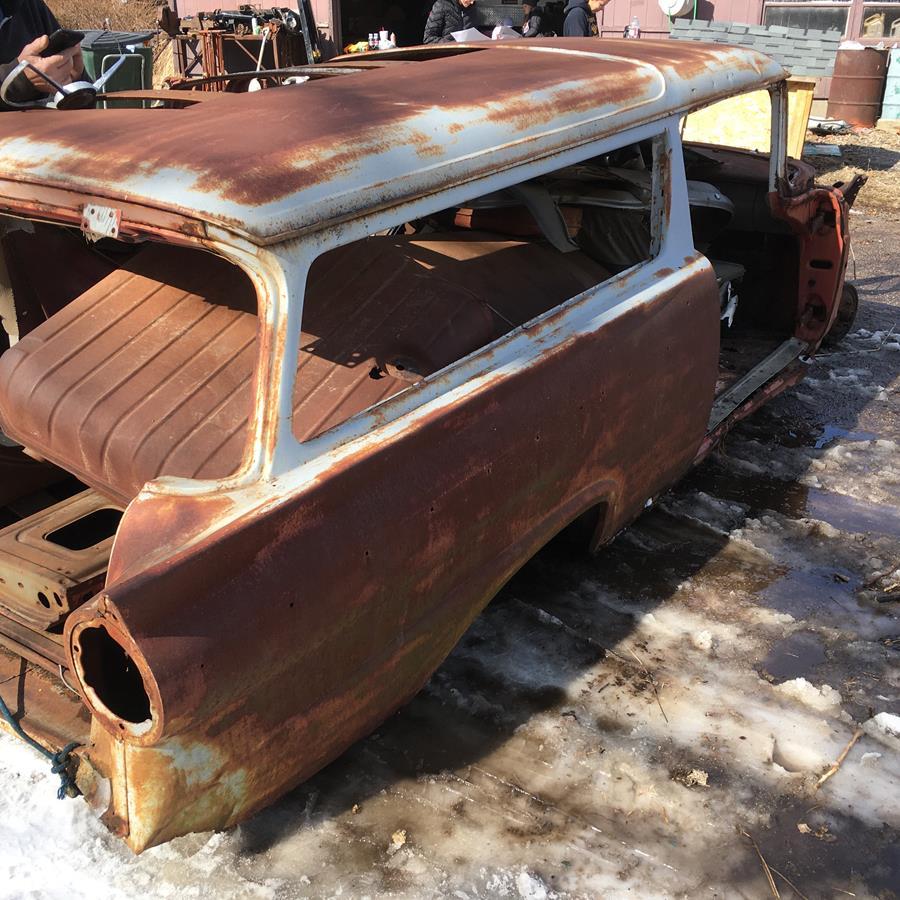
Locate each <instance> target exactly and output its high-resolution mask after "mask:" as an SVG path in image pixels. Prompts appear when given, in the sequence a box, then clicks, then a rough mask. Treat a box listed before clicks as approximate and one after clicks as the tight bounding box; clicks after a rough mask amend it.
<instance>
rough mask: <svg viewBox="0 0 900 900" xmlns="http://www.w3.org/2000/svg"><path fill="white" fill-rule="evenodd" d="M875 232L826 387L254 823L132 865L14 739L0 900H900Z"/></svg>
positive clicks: (886, 439) (889, 405) (896, 300)
mask: <svg viewBox="0 0 900 900" xmlns="http://www.w3.org/2000/svg"><path fill="white" fill-rule="evenodd" d="M881 227H882V228H883V229H884V231H883V233H881V237H879V238H878V242H875V241H871V242H869V243H867V241H866V237H865V236H864V237H863V238H862V239H861V240H859V241H858V242H857V251H856V252H857V263H858V266H859V273H858V274H859V278H858V284H859V286H860V289H861V293H862V309H861V313H860V318H859V321H858V328H857V330H856V331H855V332H854V333H853V334H851V335H850V336H849V337H848V338H847V339H846V341H845V342H844V343H843V344H842V345H841V346H840V347H838V348H835V349H832V350H829V351H828V352H826V353H825V354H823V357H822V359H821V360H819V361H818V362H816V363H814V364H813V366H812V367H811V371H810V373H809V374H810V378H809V380H808V381H806V382H805V383H803V384H801V385H800V386H799V387H798V388H797V389H796V390H793V391H791V392H789V393H788V394H786V395H785V396H783V397H781V398H779V399H778V400H776V401H775V402H774V403H773V404H771V405H770V406H769V407H768V408H767V409H765V410H763V411H761V412H760V413H759V414H758V415H756V416H754V417H752V418H751V419H749V420H748V421H747V422H745V423H743V424H742V425H741V426H740V427H739V428H738V429H737V430H736V431H735V432H734V434H732V435H731V436H729V438H728V439H727V441H726V442H725V445H724V447H723V448H722V449H721V451H720V452H718V453H716V454H715V456H714V457H713V458H712V459H710V460H709V461H708V462H707V463H705V464H704V465H703V466H702V467H701V468H700V469H699V470H697V471H696V472H694V473H692V474H691V475H690V476H689V477H688V478H687V479H686V480H685V482H684V483H683V484H682V485H680V486H679V487H678V488H677V489H675V490H674V491H673V492H672V493H670V494H669V495H667V496H666V497H664V498H661V501H660V502H659V503H658V504H657V505H656V506H655V507H654V508H653V509H651V510H648V511H647V512H645V514H644V515H643V516H642V517H641V519H640V520H638V522H637V523H635V525H634V526H633V527H632V528H631V529H629V530H628V531H627V532H625V533H624V534H623V535H621V536H620V537H619V538H618V539H617V540H616V541H615V543H614V544H613V545H612V546H611V547H609V548H608V549H607V550H606V551H604V553H603V554H601V555H600V556H599V557H598V558H596V559H593V560H592V559H587V558H585V557H584V556H583V555H581V554H580V553H578V552H576V551H575V550H574V549H573V548H572V547H571V546H570V545H569V544H568V543H567V542H566V541H564V540H561V541H558V542H556V543H554V544H553V545H551V546H550V547H548V548H547V549H545V550H544V551H543V552H542V553H541V554H539V555H538V557H536V558H535V559H534V560H533V561H532V562H531V563H530V564H529V565H528V566H527V567H526V568H525V569H524V570H523V571H522V572H521V573H520V574H519V575H518V576H516V578H514V579H513V581H512V582H510V584H509V585H507V587H506V588H505V589H504V590H503V592H502V593H501V595H500V596H499V597H498V598H497V599H496V600H495V601H494V602H493V603H492V604H491V605H490V606H489V607H488V609H487V610H486V611H485V612H484V614H483V615H482V616H481V617H480V618H479V619H478V620H477V621H476V622H475V623H474V624H473V626H472V627H471V628H470V629H469V631H468V632H467V634H466V635H465V637H464V638H463V640H462V641H461V643H460V645H459V647H458V648H457V649H456V650H455V651H454V653H453V654H452V655H451V657H450V658H449V659H448V660H447V662H446V663H445V664H444V665H443V666H442V667H441V669H440V670H439V671H438V672H437V673H436V674H435V676H434V677H433V678H432V679H431V681H430V682H429V684H428V685H427V686H426V688H425V689H424V690H423V691H422V692H421V694H420V695H419V696H418V697H417V698H416V699H415V700H414V701H413V702H412V703H411V704H409V706H407V707H406V708H405V709H404V710H402V711H401V712H400V713H398V714H397V715H396V716H395V717H394V718H392V719H391V720H390V721H388V722H386V723H385V724H384V725H383V726H382V727H381V728H380V729H379V730H378V732H377V733H375V734H373V735H372V736H370V737H369V738H367V739H366V740H363V741H361V742H360V743H359V744H357V745H356V746H355V747H353V748H352V749H351V750H349V751H348V752H347V753H346V754H345V755H344V756H343V757H342V758H341V759H339V760H337V761H336V762H335V763H333V764H332V765H331V766H329V767H328V768H327V769H326V770H324V771H323V772H322V773H320V774H319V775H317V776H316V777H315V778H313V779H312V780H311V781H310V782H308V783H307V784H305V785H303V786H302V787H301V788H299V789H298V790H296V791H294V792H293V793H292V794H290V795H289V796H287V797H285V798H283V799H282V800H281V801H280V802H279V803H277V804H276V805H275V806H274V807H272V808H270V809H268V810H265V811H264V812H262V813H261V814H259V815H257V816H256V817H254V818H253V819H251V820H250V821H249V822H247V823H244V824H243V825H241V826H239V827H238V828H236V829H234V830H232V831H230V832H228V833H223V834H203V835H192V836H189V837H186V838H182V839H180V840H177V841H173V842H172V843H171V844H169V845H167V846H165V847H161V848H155V849H153V850H150V851H148V852H147V853H145V854H144V855H142V856H141V857H139V858H135V857H133V856H132V855H131V853H130V851H128V850H127V849H125V848H124V847H123V846H122V845H121V844H119V843H118V842H117V841H116V840H115V839H114V838H112V837H111V836H110V835H109V834H108V833H107V832H106V831H105V829H103V828H102V826H100V824H99V823H98V822H96V821H95V820H94V818H93V817H92V815H91V814H90V812H89V811H88V809H87V807H86V805H85V804H83V803H81V802H75V801H71V800H67V801H63V802H58V801H57V800H56V798H55V791H56V781H55V779H54V778H53V777H52V776H51V775H50V774H49V772H48V771H47V767H46V764H45V762H44V761H43V760H41V759H39V758H38V757H37V756H36V755H35V754H33V753H32V752H31V751H30V750H29V749H28V748H27V747H24V746H22V745H21V744H20V743H18V742H16V741H15V740H14V739H12V738H10V737H8V736H6V735H4V734H0V898H3V900H5V898H35V900H38V898H40V900H43V898H66V900H68V898H87V897H91V898H96V897H103V898H107V897H109V898H125V897H146V898H157V897H159V898H170V897H171V898H176V897H177V898H182V897H185V898H198V900H204V898H213V897H215V898H231V897H236V898H272V900H281V898H285V900H287V898H301V897H311V898H312V897H316V898H317V897H353V898H356V897H372V898H380V897H410V898H418V897H450V898H459V900H478V898H494V897H506V898H512V900H516V898H525V900H553V898H561V897H577V898H581V897H584V898H588V897H590V898H594V897H604V898H624V897H642V898H655V897H660V898H662V897H685V898H694V897H721V898H726V897H727V898H732V897H737V898H762V897H767V896H770V893H771V892H770V890H769V887H768V884H767V882H766V880H765V877H764V875H763V871H762V868H761V865H760V861H759V857H758V855H757V853H756V851H755V849H754V847H753V846H752V844H751V842H750V838H749V837H748V835H749V836H750V837H752V839H753V840H754V841H755V842H756V843H757V845H758V846H759V848H760V852H761V853H762V854H763V855H764V856H765V858H766V860H767V862H768V864H769V865H770V866H771V867H773V869H775V870H777V872H778V873H780V874H777V875H775V876H774V877H775V878H776V881H777V886H778V889H779V890H780V892H781V896H782V897H785V898H787V897H791V896H793V894H792V890H791V888H790V887H789V886H788V885H787V883H786V882H785V881H784V880H783V879H782V876H784V877H785V878H787V879H789V880H790V881H791V882H793V884H795V885H796V886H797V888H798V889H799V890H800V891H802V893H803V894H804V895H805V896H806V897H809V898H811V900H812V898H821V897H829V898H830V897H844V896H848V895H851V896H856V897H859V898H867V897H895V896H897V886H898V884H900V850H898V847H900V842H898V840H897V828H898V825H900V805H898V802H897V800H898V795H900V791H898V787H900V737H898V735H900V702H898V697H900V671H898V666H897V653H898V646H900V627H898V621H897V615H898V601H900V591H896V590H895V588H896V582H897V578H898V575H897V573H898V566H900V513H898V509H900V452H898V440H900V428H898V422H900V400H898V373H900V353H898V352H896V351H897V347H900V342H898V341H897V340H895V336H896V334H897V329H894V330H892V328H893V327H894V325H895V324H897V325H898V327H900V297H898V293H897V291H898V288H900V280H898V279H897V278H896V277H895V276H888V275H884V273H886V272H895V271H897V270H898V268H900V265H898V262H900V258H898V257H897V256H896V253H895V255H894V256H893V257H884V256H879V255H878V254H884V253H886V252H887V251H885V250H884V248H885V247H888V248H896V247H900V227H898V226H895V225H889V224H885V225H883V226H881ZM866 234H869V235H871V232H867V233H866ZM891 252H894V251H891ZM891 278H893V281H892V280H891ZM858 728H859V729H861V730H862V735H861V737H859V739H858V741H857V742H856V743H855V745H854V746H853V747H852V748H851V749H850V751H849V752H848V753H847V755H846V758H845V759H844V760H843V762H842V763H841V765H840V767H839V769H838V771H837V772H836V773H835V774H834V775H833V776H832V777H830V778H829V779H828V780H827V781H826V782H825V783H824V784H823V785H822V786H821V787H820V788H818V789H817V788H816V782H817V781H818V780H819V778H820V776H821V775H822V774H823V773H824V772H825V771H827V770H828V769H829V768H830V767H831V766H832V765H833V764H834V763H835V762H836V761H837V760H838V759H839V757H840V756H841V753H842V751H843V750H844V749H845V748H846V747H847V745H848V743H849V742H850V741H851V739H852V738H853V736H854V734H855V732H856V730H857V729H858Z"/></svg>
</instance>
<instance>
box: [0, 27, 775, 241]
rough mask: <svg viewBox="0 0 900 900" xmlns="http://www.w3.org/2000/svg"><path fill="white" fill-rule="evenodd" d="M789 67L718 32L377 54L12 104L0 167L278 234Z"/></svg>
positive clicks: (15, 177)
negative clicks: (201, 94) (394, 62)
mask: <svg viewBox="0 0 900 900" xmlns="http://www.w3.org/2000/svg"><path fill="white" fill-rule="evenodd" d="M522 43H523V44H524V43H525V42H522ZM634 43H635V44H637V43H638V42H634ZM498 53H501V54H504V56H503V60H502V65H498V62H499V61H498V60H497V58H496V56H495V54H498ZM396 58H397V59H403V51H399V52H397V54H396ZM784 75H785V72H784V70H783V69H782V68H781V67H780V66H779V65H777V64H776V63H774V62H773V61H772V60H771V59H769V58H768V57H765V56H763V55H761V54H758V53H755V52H754V51H751V50H747V49H738V48H729V47H724V46H721V45H699V44H690V45H687V44H684V45H674V44H672V43H671V42H668V41H665V42H653V41H641V42H640V43H639V45H638V46H637V47H631V45H626V44H625V43H624V42H621V41H595V40H577V39H561V40H552V41H551V40H548V41H541V42H529V43H528V45H527V46H518V45H517V44H516V42H497V43H491V44H489V45H488V46H487V47H486V48H484V49H481V48H479V49H477V50H473V51H471V52H467V53H463V54H460V55H454V56H450V57H444V58H438V59H430V60H428V61H425V62H422V63H419V64H417V65H416V68H415V77H410V72H409V67H407V66H403V67H390V66H386V67H384V68H382V69H379V70H375V71H369V72H365V73H359V74H354V75H346V76H343V77H341V78H327V79H321V80H314V81H311V82H309V83H308V84H304V85H300V86H297V87H292V88H287V89H284V88H281V89H277V90H269V91H261V92H258V93H254V94H240V95H226V96H225V97H223V98H221V99H220V100H219V101H217V102H216V103H215V104H198V105H197V106H195V107H193V108H191V109H189V110H186V111H185V110H164V109H163V110H152V111H147V110H85V111H71V112H67V113H65V114H60V115H46V114H37V115H33V114H31V113H25V114H21V115H17V116H11V117H10V121H9V122H8V123H7V122H4V133H3V135H2V137H0V180H7V179H8V180H11V181H26V182H30V183H33V182H40V183H42V184H45V185H49V186H58V187H65V188H71V189H75V190H79V191H82V192H86V193H93V194H97V195H99V196H107V197H128V198H129V199H130V200H131V201H133V202H137V203H144V204H147V205H149V206H151V207H156V208H164V209H168V210H173V211H177V212H182V213H183V212H191V213H192V214H193V215H196V216H197V217H199V218H201V219H204V220H206V221H209V222H215V223H218V224H220V225H222V226H224V227H228V228H231V229H233V230H234V231H236V232H238V233H241V234H245V235H248V236H251V237H252V238H253V239H255V240H257V241H273V240H277V239H279V238H283V237H284V236H286V235H288V234H290V233H296V232H298V231H302V230H303V229H306V228H308V227H311V226H318V225H320V224H322V223H326V222H336V221H342V220H344V219H346V218H350V217H353V216H355V215H358V214H359V213H361V212H362V211H363V210H364V209H370V208H371V207H372V196H373V193H372V192H373V191H374V192H376V194H375V195H376V196H377V197H378V198H379V201H380V202H382V203H384V204H390V203H396V202H402V201H404V200H410V199H414V198H416V197H418V196H422V195H423V194H430V193H433V192H435V191H438V190H441V189H443V188H447V187H449V186H452V185H454V184H461V183H464V182H466V181H468V180H470V179H473V178H477V177H479V176H481V175H485V174H487V173H492V172H497V171H500V170H503V169H505V168H507V167H509V166H513V165H517V164H520V163H524V162H528V161H532V160H535V159H538V158H540V157H543V156H552V155H553V154H555V153H558V152H559V151H560V150H561V149H562V148H564V147H572V146H576V145H578V144H579V143H583V142H586V141H589V140H594V139H597V138H599V137H602V136H604V135H606V134H608V133H610V132H611V131H612V130H615V131H622V130H624V129H626V128H628V127H631V126H633V125H637V124H640V123H642V122H646V121H649V120H651V119H656V118H659V117H660V116H663V115H666V114H668V113H670V112H673V111H678V110H682V109H687V108H690V107H694V106H698V105H702V104H704V103H707V102H711V101H713V100H715V99H718V98H720V97H722V96H726V95H728V94H731V93H736V92H739V91H742V90H746V89H748V88H751V87H761V86H765V85H767V84H769V83H772V82H774V81H777V80H778V79H780V78H782V77H783V76H784ZM523 84H528V85H530V86H531V90H530V93H529V102H528V103H527V104H523V103H522V85H523ZM485 85H490V90H489V91H486V90H485ZM98 134H102V135H103V161H104V164H103V166H102V167H98V166H97V163H96V160H97V144H96V142H97V135H98Z"/></svg>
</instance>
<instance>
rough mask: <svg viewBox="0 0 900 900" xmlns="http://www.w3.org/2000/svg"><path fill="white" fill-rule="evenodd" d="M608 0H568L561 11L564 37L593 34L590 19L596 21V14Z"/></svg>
mask: <svg viewBox="0 0 900 900" xmlns="http://www.w3.org/2000/svg"><path fill="white" fill-rule="evenodd" d="M607 3H609V0H568V3H566V8H565V9H564V10H563V12H564V13H565V15H566V18H565V20H564V21H563V35H564V36H565V37H590V36H591V35H592V34H594V31H593V30H592V28H591V20H594V21H595V22H596V15H597V13H599V12H600V10H601V9H603V7H604V6H606V4H607Z"/></svg>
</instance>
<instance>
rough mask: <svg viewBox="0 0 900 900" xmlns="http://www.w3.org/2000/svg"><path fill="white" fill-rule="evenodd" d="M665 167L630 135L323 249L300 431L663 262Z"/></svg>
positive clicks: (310, 311) (309, 304) (305, 355)
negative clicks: (661, 176) (659, 217)
mask: <svg viewBox="0 0 900 900" xmlns="http://www.w3.org/2000/svg"><path fill="white" fill-rule="evenodd" d="M653 166H654V154H653V141H652V140H646V141H642V142H640V143H638V144H630V145H627V146H624V147H622V148H620V149H618V150H616V151H613V152H610V153H605V154H603V155H602V156H597V157H594V158H592V159H588V160H585V161H584V162H582V163H580V164H579V165H574V166H567V167H566V168H563V169H559V170H557V171H555V172H552V173H550V174H548V175H545V176H541V177H539V178H534V179H530V180H528V181H526V182H524V183H522V184H519V185H513V186H511V187H510V188H507V189H504V190H501V191H496V192H494V193H491V194H487V195H476V196H473V197H472V198H471V199H470V200H468V201H466V202H464V203H460V204H458V205H455V206H453V207H451V208H447V209H444V210H441V211H439V212H437V213H435V214H433V215H430V216H427V217H425V218H423V219H420V220H416V221H413V222H407V223H406V224H404V225H402V226H398V227H396V228H392V229H389V230H388V231H386V232H383V233H381V234H377V235H372V236H369V237H367V238H364V239H362V240H359V241H356V242H353V243H350V244H347V245H344V246H341V247H338V248H335V249H333V250H329V251H327V252H326V253H324V254H323V255H322V256H320V257H319V258H318V259H317V260H316V261H315V262H314V263H313V265H312V267H311V269H310V272H309V277H308V280H307V289H306V294H305V299H304V310H303V322H302V335H301V341H300V359H299V365H298V372H297V378H296V381H295V385H294V395H293V409H294V416H293V431H294V435H295V437H296V438H297V439H298V440H299V441H301V442H302V441H307V440H309V439H311V438H313V437H316V436H318V435H320V434H322V433H323V432H325V431H327V430H329V429H330V428H333V427H335V426H337V425H339V424H341V423H342V422H344V421H346V420H347V419H349V418H350V417H352V416H354V415H356V414H357V413H360V412H362V411H364V410H366V409H369V408H371V407H373V406H375V405H377V404H379V403H381V402H383V401H384V400H386V399H388V398H390V397H392V396H394V395H396V394H398V393H400V392H401V391H404V390H407V389H409V388H412V387H414V386H415V385H416V384H419V383H420V382H422V381H423V380H424V379H426V378H430V377H432V376H435V375H436V374H437V373H440V372H441V371H442V370H443V369H445V368H446V367H448V366H450V365H451V364H453V363H455V362H456V361H458V360H460V359H462V358H463V357H465V356H467V355H469V354H471V353H473V352H475V351H477V350H479V349H481V348H483V347H486V346H487V345H489V344H491V343H493V342H494V341H496V340H498V339H499V338H502V337H503V336H504V335H506V334H509V333H510V332H511V331H513V330H514V329H516V328H519V327H520V326H525V327H526V328H527V327H528V326H529V323H532V322H533V321H534V320H535V319H537V318H538V317H540V316H542V315H544V314H545V313H548V312H550V311H552V310H554V309H555V308H558V307H560V306H561V305H562V304H564V303H566V302H567V301H569V300H570V299H571V298H573V297H575V296H577V295H578V294H580V293H582V292H584V291H586V290H589V289H591V288H594V287H595V286H597V285H601V284H603V283H605V282H607V281H609V280H610V279H612V278H614V277H615V276H616V275H618V274H619V273H621V272H623V271H625V270H627V269H631V268H632V267H634V266H637V265H640V264H641V263H645V262H647V261H648V260H650V259H652V258H653V256H654V255H655V253H656V252H657V247H658V240H654V234H653V232H654V228H653V226H652V220H653V208H654V204H653V190H654V176H653ZM657 237H658V236H657Z"/></svg>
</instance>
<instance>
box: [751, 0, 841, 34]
mask: <svg viewBox="0 0 900 900" xmlns="http://www.w3.org/2000/svg"><path fill="white" fill-rule="evenodd" d="M850 7H851V4H850V3H822V2H821V0H796V2H792V3H767V4H766V7H765V13H764V17H763V24H764V25H784V26H786V27H788V28H814V29H816V30H818V31H840V32H841V33H843V32H844V31H846V29H847V19H848V17H849V15H850Z"/></svg>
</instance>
